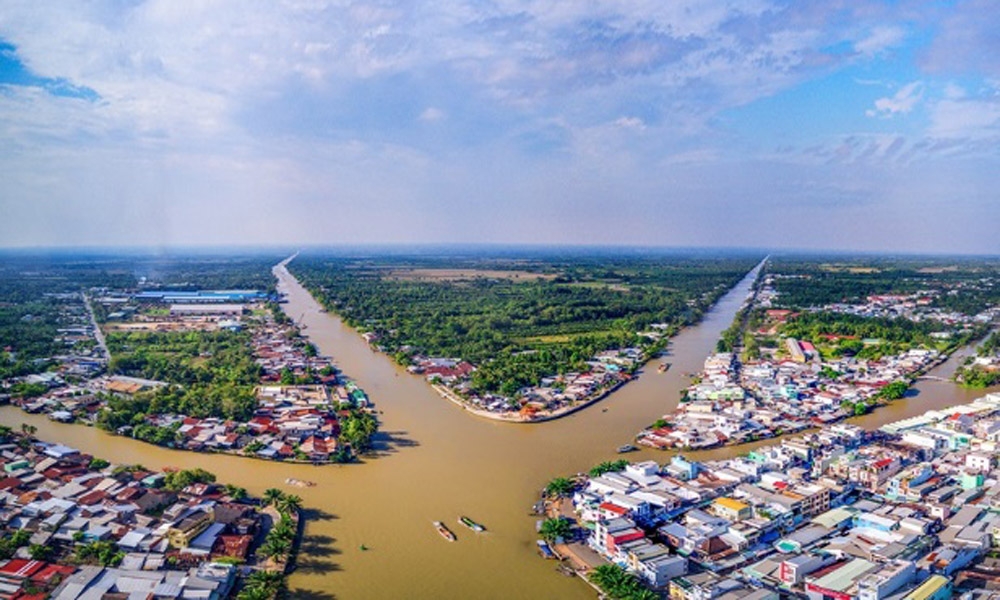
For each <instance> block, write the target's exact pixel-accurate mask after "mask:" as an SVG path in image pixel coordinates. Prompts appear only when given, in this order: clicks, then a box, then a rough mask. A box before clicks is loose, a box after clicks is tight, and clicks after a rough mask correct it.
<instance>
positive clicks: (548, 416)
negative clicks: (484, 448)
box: [431, 363, 648, 423]
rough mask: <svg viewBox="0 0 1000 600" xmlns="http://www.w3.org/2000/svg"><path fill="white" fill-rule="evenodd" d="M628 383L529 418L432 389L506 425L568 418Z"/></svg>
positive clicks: (444, 389)
mask: <svg viewBox="0 0 1000 600" xmlns="http://www.w3.org/2000/svg"><path fill="white" fill-rule="evenodd" d="M647 364H648V363H647ZM627 383H628V381H620V382H618V383H616V384H615V385H613V386H612V387H610V388H608V389H606V390H603V391H601V392H600V393H599V394H596V395H594V396H593V397H591V398H589V399H587V400H584V401H582V402H580V403H579V404H574V405H572V406H565V407H562V408H560V409H558V410H555V411H553V412H551V413H545V412H535V413H530V415H529V416H524V415H522V414H520V413H519V412H515V411H510V412H508V413H497V412H493V411H488V410H481V409H478V408H474V407H473V406H472V405H471V404H469V402H468V401H466V400H465V399H464V398H462V397H460V396H459V395H458V394H456V393H455V392H453V391H452V390H450V389H448V388H447V387H446V386H443V385H441V384H436V383H432V384H431V388H433V389H434V391H436V392H437V393H438V394H440V395H441V397H442V398H444V399H446V400H448V401H449V402H452V403H453V404H455V405H456V406H460V407H461V408H462V410H464V411H466V412H468V413H469V414H471V415H475V416H477V417H480V418H483V419H491V420H493V421H503V422H505V423H545V422H546V421H554V420H556V419H560V418H562V417H567V416H569V415H572V414H574V413H576V412H579V411H581V410H583V409H585V408H588V407H590V406H591V405H593V404H596V403H597V402H600V401H601V400H604V399H605V398H607V397H608V396H609V395H611V394H612V393H614V392H615V391H616V390H618V388H620V387H622V386H623V385H625V384H627Z"/></svg>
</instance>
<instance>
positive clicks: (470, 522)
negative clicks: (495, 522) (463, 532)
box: [458, 516, 486, 533]
mask: <svg viewBox="0 0 1000 600" xmlns="http://www.w3.org/2000/svg"><path fill="white" fill-rule="evenodd" d="M458 522H459V523H461V524H462V525H465V526H466V527H468V528H469V529H471V530H473V531H475V532H476V533H482V532H484V531H486V528H485V527H483V526H482V525H480V524H479V523H476V522H475V521H473V520H472V519H470V518H469V517H464V516H463V517H459V518H458Z"/></svg>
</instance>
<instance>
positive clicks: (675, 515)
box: [547, 394, 1000, 594]
mask: <svg viewBox="0 0 1000 600" xmlns="http://www.w3.org/2000/svg"><path fill="white" fill-rule="evenodd" d="M998 422H1000V394H989V395H985V396H983V397H981V398H978V399H976V400H974V401H973V402H971V403H969V404H959V405H954V406H950V407H947V408H945V409H944V410H931V411H928V412H927V413H925V414H924V415H923V416H921V417H920V418H916V419H908V420H905V421H900V422H898V423H895V424H892V425H887V426H884V427H881V428H880V429H879V430H869V431H865V430H862V429H860V428H858V427H855V426H850V425H840V426H836V427H832V428H829V429H826V430H823V431H821V432H817V433H814V434H809V435H805V436H800V437H798V438H792V439H785V440H783V441H782V442H780V443H777V444H774V445H771V446H765V447H760V448H757V449H756V450H755V451H754V452H752V453H750V454H748V455H746V456H742V457H735V458H730V459H716V460H710V461H703V462H698V461H697V460H692V459H690V458H685V457H680V456H675V457H674V459H673V460H672V461H671V462H670V463H669V464H667V465H664V466H662V467H661V466H660V465H658V464H657V463H655V462H653V461H646V462H640V463H629V464H625V465H623V468H619V470H618V471H616V472H613V473H603V474H601V475H596V474H595V475H593V476H591V477H589V478H587V479H586V480H584V481H582V482H581V481H576V482H575V484H576V485H575V486H574V489H573V490H571V492H569V491H565V492H564V493H566V494H569V493H572V506H571V507H570V506H567V504H568V503H569V499H568V498H565V499H561V500H558V501H547V507H548V509H549V515H550V517H553V518H570V519H571V520H572V521H573V522H574V523H576V524H577V526H578V529H577V532H579V533H583V534H585V535H586V536H587V545H588V546H589V548H590V549H592V550H594V551H595V552H597V553H598V554H600V555H601V556H602V560H603V561H606V563H607V564H612V563H614V564H618V565H626V569H627V570H628V571H630V572H632V573H633V574H634V576H636V577H638V578H640V579H642V580H644V582H645V583H646V584H647V585H648V586H650V587H652V588H655V589H660V588H665V587H666V586H667V585H668V584H669V585H670V587H671V590H673V588H674V585H675V582H678V581H680V579H679V578H683V577H685V576H686V575H687V573H688V572H689V571H694V570H697V571H698V572H700V573H702V575H700V576H701V577H702V585H707V586H712V585H714V584H715V583H718V582H721V581H722V580H723V578H726V577H729V578H732V579H735V580H736V581H738V582H739V583H740V585H741V586H742V588H743V593H745V594H750V593H753V591H754V590H755V589H760V588H761V586H762V585H764V587H770V586H771V585H774V584H777V583H779V582H778V576H777V573H776V568H777V566H778V565H777V563H780V562H783V561H787V560H794V559H796V557H798V556H801V557H803V560H805V559H811V557H814V556H822V555H824V554H826V552H824V551H823V549H824V547H828V548H829V549H830V550H833V551H834V552H833V554H835V553H836V552H837V549H840V548H842V547H843V545H844V544H845V541H846V542H847V543H849V544H851V545H852V546H851V547H868V546H870V545H871V544H872V543H873V542H872V541H871V536H873V535H874V531H875V530H876V529H877V530H878V531H879V532H880V533H878V537H877V541H876V543H877V544H878V546H877V547H876V548H874V549H873V551H872V553H871V558H868V559H867V560H868V561H871V562H870V563H868V564H867V565H865V566H866V568H865V569H861V570H858V569H853V568H846V569H845V571H844V573H845V574H849V577H850V579H851V581H852V582H854V583H855V584H858V583H860V581H862V578H863V577H864V576H865V575H866V574H867V573H871V572H875V571H877V570H878V569H879V568H880V567H884V566H887V565H890V564H892V560H893V559H894V558H896V559H898V556H897V555H887V554H882V553H880V552H878V548H882V547H884V546H885V544H887V543H896V542H900V541H901V540H903V539H907V538H909V539H912V536H913V535H914V534H915V535H917V536H922V535H925V536H926V537H921V538H920V541H919V542H917V543H915V542H913V541H909V542H906V547H908V548H909V549H911V550H912V553H911V554H910V555H909V556H907V557H906V559H907V560H908V561H911V564H915V565H916V566H917V568H918V569H919V568H930V569H932V570H933V571H934V572H939V573H941V574H943V575H946V576H949V577H956V580H957V581H959V582H961V581H962V580H963V576H962V574H961V570H962V569H965V568H968V567H970V566H971V567H972V568H973V569H975V568H976V567H975V563H976V562H977V561H978V560H980V559H981V558H983V555H984V554H985V552H983V551H982V550H981V547H978V549H973V546H972V545H970V547H968V548H961V544H960V547H959V550H958V551H957V552H956V551H955V545H954V542H952V541H951V539H948V538H944V539H942V540H939V539H938V538H937V536H930V535H926V534H929V533H931V532H932V531H935V530H936V529H935V524H938V525H940V523H942V522H943V524H944V528H945V529H948V530H949V531H953V532H958V531H959V530H961V529H962V528H963V527H965V526H966V525H967V524H968V522H975V521H976V520H977V519H978V518H980V517H982V518H984V519H986V521H985V522H984V527H985V526H987V524H988V523H989V522H991V521H992V520H994V519H993V517H992V516H990V514H989V511H988V509H989V507H990V506H995V505H996V504H997V502H998V501H1000V492H998V490H996V489H991V488H990V485H989V482H990V481H993V480H995V478H996V477H997V476H998V474H1000V470H998V468H997V467H996V464H997V463H996V458H997V455H998V452H997V449H996V442H995V440H994V436H993V433H992V432H993V430H994V429H995V426H996V424H997V423H998ZM843 456H850V457H851V460H850V461H845V460H837V458H838V457H843ZM876 469H877V470H878V471H879V473H880V474H879V476H878V477H871V476H870V474H871V473H872V472H874V471H875V470H876ZM901 482H902V485H900V484H901ZM706 524H711V526H710V527H707V526H706ZM942 537H943V536H942ZM776 552H777V553H780V554H779V555H778V556H779V558H778V560H776V561H775V560H773V559H772V557H774V556H775V553H776ZM952 552H955V553H954V554H949V553H952ZM941 555H944V556H952V557H954V558H952V559H951V560H948V561H944V562H941V561H939V560H938V557H939V556H941ZM855 560H857V559H855ZM769 561H771V562H769ZM847 563H848V561H836V560H830V561H828V566H830V567H831V570H832V569H833V568H840V567H843V566H845V565H846V564H847ZM950 563H953V564H950ZM857 564H859V563H855V565H857ZM706 578H707V579H706ZM875 580H876V583H878V582H879V581H878V580H877V576H875ZM785 583H790V584H794V585H804V582H800V583H798V584H796V582H790V581H786V582H785ZM971 583H973V584H974V578H972V580H971ZM899 584H900V585H908V586H909V589H913V588H914V587H915V586H917V585H919V584H920V580H919V579H916V580H909V581H900V582H899ZM731 587H732V586H730V589H731ZM861 587H864V586H863V585H861Z"/></svg>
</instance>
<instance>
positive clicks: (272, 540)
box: [260, 517, 296, 561]
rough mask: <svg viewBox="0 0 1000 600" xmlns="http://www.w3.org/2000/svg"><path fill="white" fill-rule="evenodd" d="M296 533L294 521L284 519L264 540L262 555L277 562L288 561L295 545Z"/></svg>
mask: <svg viewBox="0 0 1000 600" xmlns="http://www.w3.org/2000/svg"><path fill="white" fill-rule="evenodd" d="M295 533H296V532H295V527H294V526H293V525H292V521H290V520H288V519H286V518H284V517H283V518H282V519H281V520H280V521H278V523H277V524H276V525H275V526H274V527H272V528H271V531H269V532H268V533H267V536H266V537H265V538H264V543H263V544H261V547H260V552H261V554H263V555H264V556H265V557H267V558H271V559H274V560H277V561H283V560H285V559H287V558H288V555H289V554H291V552H292V548H293V547H294V544H295Z"/></svg>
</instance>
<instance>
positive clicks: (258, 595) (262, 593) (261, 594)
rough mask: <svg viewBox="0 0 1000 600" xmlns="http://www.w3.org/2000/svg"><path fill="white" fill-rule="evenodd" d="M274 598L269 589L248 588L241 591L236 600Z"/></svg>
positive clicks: (268, 599)
mask: <svg viewBox="0 0 1000 600" xmlns="http://www.w3.org/2000/svg"><path fill="white" fill-rule="evenodd" d="M272 597H273V593H272V592H271V590H269V589H267V588H263V587H255V588H251V587H247V588H243V590H242V591H240V593H239V594H238V595H237V596H236V600H271V599H272Z"/></svg>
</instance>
